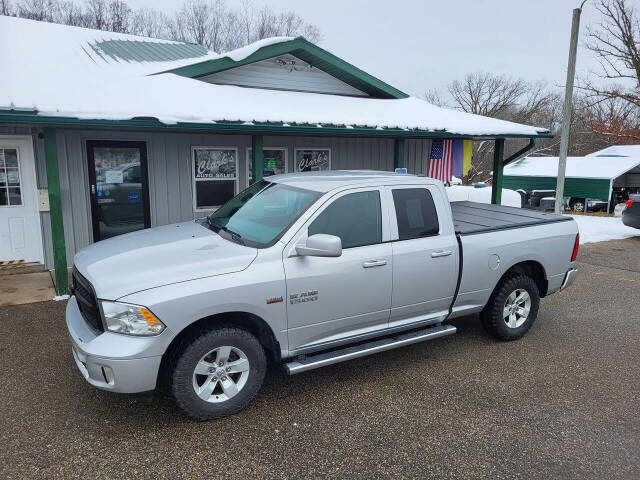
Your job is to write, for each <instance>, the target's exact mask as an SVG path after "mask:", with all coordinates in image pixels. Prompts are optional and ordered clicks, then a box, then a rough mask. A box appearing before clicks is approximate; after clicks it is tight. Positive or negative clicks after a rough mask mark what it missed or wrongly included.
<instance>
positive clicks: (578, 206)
mask: <svg viewBox="0 0 640 480" xmlns="http://www.w3.org/2000/svg"><path fill="white" fill-rule="evenodd" d="M584 205H585V202H584V201H582V200H573V201H572V202H571V205H570V206H571V210H573V211H574V212H584Z"/></svg>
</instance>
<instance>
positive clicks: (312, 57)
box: [169, 37, 409, 98]
mask: <svg viewBox="0 0 640 480" xmlns="http://www.w3.org/2000/svg"><path fill="white" fill-rule="evenodd" d="M286 53H289V54H291V55H294V56H296V57H298V58H299V59H300V60H303V61H305V62H307V63H308V64H310V65H312V66H314V67H315V68H317V69H319V70H322V71H323V72H326V73H328V74H329V75H332V76H334V77H335V78H337V79H339V80H342V81H343V82H345V83H347V84H349V85H351V86H352V87H354V88H357V89H358V90H360V91H362V92H365V93H367V94H369V95H370V96H372V97H374V98H407V97H408V96H409V95H407V94H406V93H404V92H402V91H400V90H398V89H397V88H395V87H392V86H391V85H389V84H388V83H385V82H383V81H382V80H380V79H379V78H376V77H374V76H373V75H369V74H368V73H367V72H365V71H364V70H360V69H359V68H358V67H356V66H354V65H351V64H350V63H349V62H346V61H344V60H342V59H341V58H339V57H336V56H335V55H333V54H332V53H329V52H327V51H326V50H324V49H322V48H320V47H318V46H317V45H314V44H313V43H311V42H308V41H307V40H305V39H304V38H302V37H298V38H295V39H293V40H289V41H284V42H280V43H275V44H271V45H267V46H265V47H262V48H259V49H258V50H256V51H255V52H254V53H252V54H251V55H249V56H248V57H246V58H243V59H242V60H239V61H236V60H233V59H231V58H229V57H222V58H216V59H213V60H205V61H203V62H200V63H195V64H191V65H187V66H185V67H180V68H176V69H173V70H169V72H171V73H175V74H177V75H182V76H184V77H190V78H197V77H202V76H205V75H210V74H212V73H217V72H221V71H224V70H229V69H231V68H236V67H240V66H242V65H247V64H249V63H255V62H259V61H261V60H266V59H268V58H273V57H277V56H278V55H284V54H286Z"/></svg>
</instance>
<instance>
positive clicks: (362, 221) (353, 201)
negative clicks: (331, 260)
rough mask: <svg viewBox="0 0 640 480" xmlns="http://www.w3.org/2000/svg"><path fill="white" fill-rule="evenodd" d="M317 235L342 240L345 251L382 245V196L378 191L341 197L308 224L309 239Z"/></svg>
mask: <svg viewBox="0 0 640 480" xmlns="http://www.w3.org/2000/svg"><path fill="white" fill-rule="evenodd" d="M316 233H327V234H329V235H335V236H337V237H340V239H341V240H342V248H352V247H361V246H364V245H373V244H376V243H380V242H381V241H382V213H381V210H380V193H379V192H378V191H377V190H374V191H370V192H357V193H350V194H348V195H344V196H342V197H340V198H338V199H337V200H335V201H334V202H333V203H332V204H331V205H329V206H328V207H327V208H326V209H325V210H324V211H323V212H322V213H321V214H320V215H318V217H317V218H316V219H315V220H314V221H313V223H311V225H309V230H308V234H309V236H311V235H315V234H316Z"/></svg>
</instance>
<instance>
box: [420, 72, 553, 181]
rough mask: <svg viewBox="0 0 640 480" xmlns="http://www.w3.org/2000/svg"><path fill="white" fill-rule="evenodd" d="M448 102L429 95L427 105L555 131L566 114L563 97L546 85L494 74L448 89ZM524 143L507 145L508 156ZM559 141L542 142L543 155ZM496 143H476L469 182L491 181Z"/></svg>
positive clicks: (478, 75)
mask: <svg viewBox="0 0 640 480" xmlns="http://www.w3.org/2000/svg"><path fill="white" fill-rule="evenodd" d="M447 93H448V100H445V98H444V97H443V95H442V94H441V92H439V91H438V90H431V91H429V92H427V94H426V95H425V96H426V99H427V101H429V102H431V103H434V104H436V105H439V106H447V107H450V108H455V109H457V110H461V111H464V112H467V113H473V114H476V115H483V116H487V117H493V118H500V119H502V120H509V121H512V122H517V123H525V124H529V125H537V126H541V127H546V128H548V129H549V130H551V131H554V130H557V128H558V127H559V120H560V114H561V110H562V106H561V99H560V96H559V93H558V92H557V91H554V90H552V89H550V88H549V87H548V86H547V84H546V83H544V82H527V81H525V80H524V79H521V78H516V79H514V78H509V77H506V76H504V75H495V74H492V73H471V74H468V75H466V76H465V77H464V78H463V79H462V80H455V81H453V82H451V83H450V84H449V85H448V86H447ZM520 143H522V142H515V144H513V145H512V144H511V143H509V144H507V145H506V152H505V153H506V154H507V155H508V154H509V153H512V152H515V151H516V150H517V149H519V148H521V146H522V145H521V144H520ZM556 146H557V140H554V141H540V142H539V144H538V146H537V148H538V149H539V151H545V152H552V151H553V150H555V147H556ZM492 160H493V142H475V143H474V147H473V156H472V162H471V170H470V171H469V173H468V175H467V176H466V177H465V178H463V181H465V182H472V181H478V180H485V179H488V178H490V172H491V170H492V168H493V165H492Z"/></svg>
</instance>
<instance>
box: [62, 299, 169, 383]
mask: <svg viewBox="0 0 640 480" xmlns="http://www.w3.org/2000/svg"><path fill="white" fill-rule="evenodd" d="M66 320H67V329H68V330H69V336H70V338H71V343H72V347H71V348H72V353H73V358H74V360H75V362H76V365H77V367H78V370H80V373H81V374H82V376H83V377H84V378H85V380H86V381H87V382H89V383H90V384H91V385H93V386H94V387H97V388H100V389H103V390H109V391H112V392H118V393H139V392H146V391H149V390H154V389H155V388H156V380H157V378H158V371H159V369H160V362H161V360H162V354H163V353H164V352H165V351H166V349H167V347H168V345H169V343H170V338H171V337H172V335H171V334H170V332H167V330H165V331H163V332H162V333H161V334H160V335H157V336H152V337H135V336H131V335H122V334H118V333H112V332H96V331H95V330H93V329H92V328H91V327H89V325H88V324H87V322H86V321H85V319H84V318H83V317H82V314H81V313H80V309H79V308H78V304H77V303H76V299H75V297H71V298H70V299H69V303H68V304H67V312H66Z"/></svg>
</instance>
